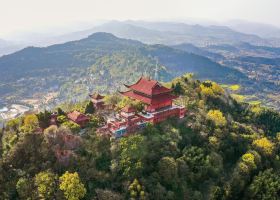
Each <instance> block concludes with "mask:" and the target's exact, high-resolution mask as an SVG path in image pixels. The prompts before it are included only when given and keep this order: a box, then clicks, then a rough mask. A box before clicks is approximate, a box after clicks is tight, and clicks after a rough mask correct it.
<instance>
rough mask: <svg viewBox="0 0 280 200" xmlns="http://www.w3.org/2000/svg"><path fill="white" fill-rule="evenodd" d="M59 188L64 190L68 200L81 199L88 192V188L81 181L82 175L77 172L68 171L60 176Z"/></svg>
mask: <svg viewBox="0 0 280 200" xmlns="http://www.w3.org/2000/svg"><path fill="white" fill-rule="evenodd" d="M59 181H60V185H59V189H60V190H62V191H63V193H64V196H65V198H66V199H67V200H79V199H82V198H83V197H84V196H85V194H86V188H85V187H84V184H83V183H81V181H80V177H79V175H78V173H77V172H74V173H69V172H68V171H66V172H65V173H64V174H63V175H62V176H61V177H59Z"/></svg>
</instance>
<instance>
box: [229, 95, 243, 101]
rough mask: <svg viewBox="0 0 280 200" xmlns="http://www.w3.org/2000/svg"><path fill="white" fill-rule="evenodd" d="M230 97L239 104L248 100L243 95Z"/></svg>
mask: <svg viewBox="0 0 280 200" xmlns="http://www.w3.org/2000/svg"><path fill="white" fill-rule="evenodd" d="M230 96H231V97H232V98H234V99H235V100H236V101H238V102H244V100H245V99H246V96H244V95H241V94H231V95H230Z"/></svg>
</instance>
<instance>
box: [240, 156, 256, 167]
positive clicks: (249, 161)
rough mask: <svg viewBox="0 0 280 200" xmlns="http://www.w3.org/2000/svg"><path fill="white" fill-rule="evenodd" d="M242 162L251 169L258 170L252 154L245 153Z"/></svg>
mask: <svg viewBox="0 0 280 200" xmlns="http://www.w3.org/2000/svg"><path fill="white" fill-rule="evenodd" d="M242 162H244V163H245V164H246V165H247V166H248V167H250V168H251V169H255V168H256V164H255V156H254V154H252V153H245V154H244V155H243V156H242Z"/></svg>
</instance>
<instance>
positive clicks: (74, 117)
mask: <svg viewBox="0 0 280 200" xmlns="http://www.w3.org/2000/svg"><path fill="white" fill-rule="evenodd" d="M67 117H68V118H69V119H70V120H71V121H73V122H75V123H77V124H79V125H80V126H81V127H84V126H85V125H86V124H87V123H88V122H89V120H90V119H89V117H88V116H86V115H85V114H83V113H80V112H78V111H73V112H70V113H68V114H67Z"/></svg>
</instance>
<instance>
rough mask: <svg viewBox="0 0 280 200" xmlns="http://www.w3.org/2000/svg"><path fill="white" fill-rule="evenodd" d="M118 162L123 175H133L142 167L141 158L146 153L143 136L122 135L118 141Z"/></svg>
mask: <svg viewBox="0 0 280 200" xmlns="http://www.w3.org/2000/svg"><path fill="white" fill-rule="evenodd" d="M118 148H119V156H118V162H119V165H120V167H121V171H122V172H123V175H125V176H127V177H135V176H136V175H138V174H139V173H140V172H141V170H142V169H143V167H144V165H143V158H144V157H145V155H146V153H147V149H146V143H145V138H144V136H142V135H140V134H137V135H131V136H129V137H123V138H121V139H120V140H119V143H118Z"/></svg>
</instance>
